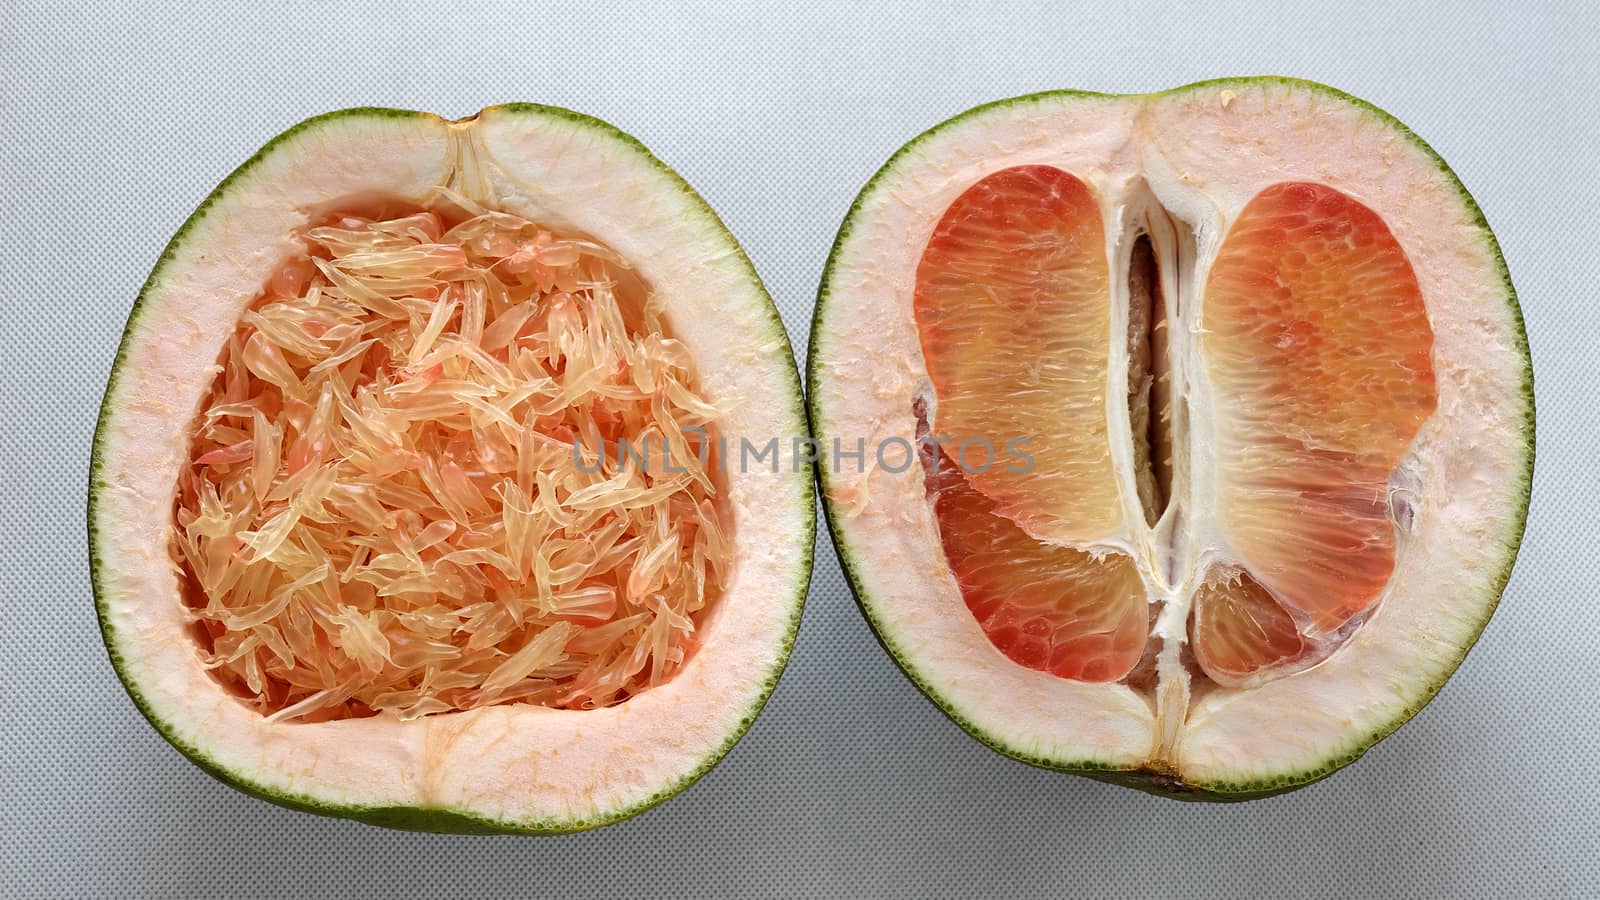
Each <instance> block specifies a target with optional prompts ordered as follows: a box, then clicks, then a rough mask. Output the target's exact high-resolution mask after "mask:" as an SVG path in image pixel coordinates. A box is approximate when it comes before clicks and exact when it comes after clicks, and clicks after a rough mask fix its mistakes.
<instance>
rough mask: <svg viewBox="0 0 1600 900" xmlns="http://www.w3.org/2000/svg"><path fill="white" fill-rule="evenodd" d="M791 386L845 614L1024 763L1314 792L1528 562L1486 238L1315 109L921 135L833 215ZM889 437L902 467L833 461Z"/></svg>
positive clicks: (1476, 215)
mask: <svg viewBox="0 0 1600 900" xmlns="http://www.w3.org/2000/svg"><path fill="white" fill-rule="evenodd" d="M864 361H866V362H864ZM809 364H810V371H809V402H810V410H811V419H812V424H813V428H814V429H815V432H816V437H817V438H818V439H819V442H820V445H821V448H822V453H821V460H820V472H821V480H822V486H823V489H824V498H825V502H826V507H827V510H828V514H829V522H830V524H831V527H832V529H833V533H834V537H835V541H836V544H837V546H838V548H839V551H840V557H841V559H842V560H843V562H844V565H845V568H846V570H847V572H848V573H849V577H850V580H851V583H852V585H853V586H854V589H855V592H856V595H857V597H858V599H859V601H860V604H861V607H862V609H863V611H864V612H865V613H866V617H867V619H868V621H869V622H870V623H871V625H872V627H873V628H874V629H875V630H876V631H877V633H878V635H879V637H880V638H881V639H882V642H883V644H884V645H885V646H886V647H887V648H888V649H889V651H890V652H891V653H892V654H893V655H894V657H895V658H896V660H897V661H898V662H899V664H900V665H901V667H902V668H903V669H904V670H905V671H906V672H907V674H908V675H910V677H911V678H912V680H913V681H915V682H916V683H917V685H918V686H919V687H921V688H922V690H923V691H924V692H925V693H926V694H927V695H928V696H929V697H930V698H932V699H933V701H934V702H935V703H937V704H938V705H939V706H940V707H941V708H942V709H943V710H944V711H945V712H947V713H948V714H949V715H950V716H951V717H952V718H953V719H955V720H956V721H957V722H958V723H959V724H960V725H961V726H962V727H964V728H965V729H967V730H968V731H969V732H971V733H972V734H973V735H974V736H976V737H977V738H979V739H980V740H982V741H984V742H985V743H987V744H989V745H991V746H992V747H994V748H995V749H997V750H999V751H1001V752H1002V753H1005V754H1007V755H1010V756H1013V757H1015V758H1018V759H1021V760H1024V761H1027V762H1030V763H1034V764H1037V765H1041V766H1046V767H1050V768H1056V769H1063V770H1068V771H1074V772H1079V773H1084V774H1090V775H1094V776H1097V777H1102V778H1107V779H1110V780H1114V781H1119V782H1122V783H1128V784H1132V785H1134V786H1139V787H1144V788H1147V789H1151V790H1158V791H1163V792H1168V793H1173V794H1176V795H1179V796H1183V797H1188V798H1209V799H1244V798H1249V797H1254V796H1261V795H1263V794H1269V793H1275V792H1279V791H1283V790H1287V789H1292V788H1295V787H1298V786H1301V785H1304V784H1307V783H1310V782H1312V781H1315V780H1317V779H1318V778H1321V777H1323V776H1325V775H1327V774H1329V773H1331V772H1332V771H1334V770H1336V769H1338V768H1339V767H1340V766H1342V765H1344V764H1346V763H1348V762H1350V761H1351V760H1353V759H1355V758H1356V757H1358V756H1360V755H1361V753H1362V752H1363V751H1365V750H1366V749H1367V748H1368V747H1370V746H1371V745H1372V744H1373V743H1375V742H1376V741H1377V740H1379V739H1381V738H1382V737H1383V736H1385V735H1387V734H1388V733H1390V732H1391V731H1393V730H1394V729H1395V728H1397V727H1398V726H1399V725H1400V724H1401V723H1403V722H1404V721H1406V720H1407V719H1408V718H1410V717H1411V716H1412V715H1414V714H1415V713H1416V712H1417V710H1418V709H1420V708H1421V706H1422V705H1423V704H1424V703H1426V702H1427V700H1428V699H1429V698H1430V697H1431V696H1433V694H1434V693H1435V692H1436V691H1437V690H1438V689H1439V687H1440V685H1442V684H1443V683H1444V681H1445V679H1446V678H1447V677H1449V675H1450V673H1451V672H1452V671H1454V669H1455V668H1456V666H1457V665H1459V664H1460V662H1461V660H1462V658H1463V657H1464V656H1465V654H1466V652H1467V650H1468V648H1469V647H1471V646H1472V644H1473V642H1474V641H1475V640H1476V639H1477V636H1478V634H1479V632H1480V631H1481V630H1482V628H1483V626H1484V624H1485V622H1486V621H1487V620H1488V618H1489V615H1490V614H1491V612H1492V611H1493V609H1494V607H1495V604H1496V603H1497V602H1498V600H1499V597H1500V594H1501V591H1502V589H1503V587H1504V585H1505V582H1506V579H1507V577H1508V575H1509V572H1510V569H1511V565H1512V562H1513V560H1514V558H1515V555H1516V550H1517V546H1518V544H1519V542H1520V540H1521V535H1522V528H1523V522H1524V519H1525V516H1526V510H1527V503H1528V496H1529V485H1530V482H1531V472H1532V464H1533V434H1534V431H1533V399H1532V375H1531V371H1532V370H1531V366H1530V363H1529V358H1528V349H1527V343H1526V340H1525V337H1524V333H1523V328H1522V322H1521V315H1520V312H1519V309H1518V306H1517V302H1516V298H1515V295H1514V293H1513V291H1512V287H1511V282H1510V280H1509V277H1508V276H1507V273H1506V270H1505V266H1504V263H1503V261H1502V259H1501V255H1500V251H1499V248H1498V246H1497V245H1496V243H1495V240H1494V236H1493V235H1492V234H1491V233H1490V231H1489V229H1488V227H1487V225H1486V224H1485V222H1484V219H1483V216H1482V214H1481V213H1480V212H1479V210H1478V207H1477V206H1476V205H1475V204H1474V202H1473V200H1472V199H1471V197H1470V196H1469V195H1468V194H1467V192H1466V191H1465V189H1464V188H1463V187H1462V186H1461V184H1460V182H1459V181H1457V179H1456V178H1455V176H1454V175H1453V174H1452V173H1451V172H1450V170H1449V169H1448V168H1447V167H1446V166H1445V165H1444V163H1443V162H1442V161H1441V160H1440V159H1439V157H1438V156H1437V155H1436V154H1434V153H1433V152H1432V150H1430V149H1429V148H1428V146H1427V145H1426V144H1424V143H1423V142H1422V141H1421V140H1420V139H1419V138H1417V137H1416V136H1415V135H1413V134H1412V133H1411V132H1410V131H1408V130H1407V129H1406V128H1405V127H1404V126H1402V125H1401V124H1400V123H1398V122H1396V121H1395V120H1394V119H1393V118H1391V117H1389V116H1387V115H1386V114H1384V113H1382V112H1381V111H1379V110H1378V109H1376V108H1374V107H1372V106H1370V105H1368V104H1366V103H1363V102H1361V101H1359V100H1356V99H1354V98H1351V97H1349V96H1347V95H1345V94H1342V93H1340V92H1338V91H1336V90H1333V89H1331V88H1327V87H1324V86H1321V85H1316V84H1311V83H1307V82H1300V81H1292V80H1287V79H1234V80H1225V81H1215V82H1206V83H1202V84H1196V85H1191V86H1188V87H1184V88H1179V89H1177V90H1173V91H1169V92H1166V93H1162V94H1153V95H1146V96H1108V95H1094V94H1083V93H1070V92H1059V93H1047V94H1039V95H1034V96H1029V97H1022V98H1017V99H1014V100H1008V101H1002V102H999V103H994V104H990V105H987V106H983V107H979V108H977V109H974V110H972V111H970V112H967V113H965V114H963V115H961V116H958V117H956V118H954V119H952V120H950V121H948V122H945V123H944V124H942V125H939V126H937V127H935V128H933V129H932V130H930V131H928V132H926V133H924V134H923V135H921V136H920V137H918V138H917V139H915V140H914V141H912V142H911V143H910V144H908V145H907V146H906V147H905V148H903V149H902V150H900V152H898V153H896V154H895V155H894V156H893V157H892V158H891V159H890V161H889V162H888V163H887V164H886V165H885V166H884V167H883V169H882V170H880V171H879V172H878V174H877V175H876V176H875V177H874V178H873V179H872V180H871V182H870V183H869V184H868V185H867V187H866V188H865V189H863V191H862V192H861V194H860V196H859V197H858V198H857V200H856V202H855V205H854V206H853V207H852V208H851V210H850V212H849V215H848V216H847V218H846V219H845V222H844V225H843V227H842V228H841V229H840V232H839V237H838V240H837V242H836V243H835V245H834V249H833V254H832V256H831V257H830V259H829V262H828V267H827V271H826V274H825V275H824V278H823V282H822V287H821V291H820V295H819V299H818V306H817V312H816V317H815V321H814V324H813V330H812V339H811V354H810V363H809ZM884 442H907V443H909V444H911V445H914V446H916V447H918V448H919V450H920V453H919V454H918V463H919V465H918V466H916V467H912V468H910V469H909V470H905V471H892V470H890V469H888V468H887V467H885V466H882V465H876V464H874V463H875V458H874V456H873V455H872V454H868V455H867V456H866V458H865V459H864V460H863V459H861V458H859V457H853V456H850V455H848V454H840V453H837V452H829V450H830V448H833V447H846V448H848V447H853V446H857V445H859V444H861V443H864V444H865V445H867V446H877V445H882V444H883V443H884Z"/></svg>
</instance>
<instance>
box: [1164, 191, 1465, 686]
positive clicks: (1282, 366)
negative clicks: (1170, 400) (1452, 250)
mask: <svg viewBox="0 0 1600 900" xmlns="http://www.w3.org/2000/svg"><path fill="white" fill-rule="evenodd" d="M1203 302H1204V304H1205V306H1204V311H1203V313H1202V320H1203V324H1202V329H1201V335H1200V345H1201V351H1202V356H1203V359H1204V363H1205V366H1206V369H1207V372H1208V374H1209V376H1210V380H1211V384H1212V388H1213V395H1214V403H1215V414H1214V415H1215V419H1214V421H1215V432H1214V433H1215V436H1216V466H1217V469H1216V471H1217V484H1216V489H1217V496H1216V507H1217V515H1218V521H1219V526H1220V527H1221V529H1222V532H1223V534H1224V536H1225V537H1226V539H1227V540H1228V542H1229V543H1230V544H1231V546H1232V548H1233V549H1234V551H1235V552H1236V553H1237V555H1238V557H1239V559H1238V562H1240V563H1241V564H1242V565H1243V566H1244V567H1245V568H1246V569H1247V570H1248V573H1249V575H1250V576H1252V579H1251V580H1249V581H1246V580H1241V581H1239V582H1235V583H1232V584H1223V585H1217V586H1213V587H1212V588H1209V589H1206V590H1203V591H1202V592H1201V593H1200V595H1199V597H1198V598H1197V601H1196V607H1197V609H1196V622H1197V625H1198V627H1197V629H1196V636H1195V639H1196V650H1197V656H1198V657H1199V658H1200V659H1201V660H1202V663H1203V661H1204V660H1205V659H1207V658H1212V659H1217V658H1220V657H1221V656H1222V655H1223V652H1224V649H1225V646H1227V647H1233V648H1234V650H1235V651H1237V650H1238V647H1237V646H1236V645H1237V644H1238V643H1239V642H1240V641H1248V640H1249V639H1248V638H1247V637H1246V636H1245V635H1244V634H1243V633H1242V632H1241V633H1238V634H1233V635H1232V636H1229V637H1224V636H1223V635H1222V634H1221V631H1222V630H1223V627H1222V626H1221V625H1220V624H1217V623H1222V622H1227V621H1241V619H1240V615H1239V612H1238V611H1240V610H1250V609H1260V608H1261V607H1262V604H1264V603H1265V599H1264V598H1263V597H1262V596H1261V591H1264V592H1266V593H1267V594H1268V595H1270V597H1271V598H1273V599H1275V600H1276V601H1277V602H1278V603H1280V604H1281V605H1282V607H1283V608H1284V610H1285V611H1286V612H1287V614H1288V615H1290V616H1292V617H1293V619H1294V621H1295V622H1296V624H1297V626H1298V630H1299V632H1300V633H1301V634H1302V635H1306V636H1310V637H1314V638H1315V637H1324V636H1328V635H1331V634H1332V633H1334V632H1336V631H1338V630H1339V629H1340V628H1341V627H1343V626H1344V625H1345V624H1346V623H1348V622H1349V621H1350V620H1351V619H1352V618H1354V617H1355V616H1358V615H1360V614H1361V613H1363V612H1365V611H1366V610H1368V609H1369V608H1370V607H1371V606H1372V604H1373V603H1374V602H1376V601H1377V599H1378V596H1379V594H1380V593H1381V592H1382V590H1383V587H1384V585H1385V584H1386V583H1387V582H1388V580H1389V577H1390V574H1391V573H1392V571H1393V569H1394V562H1395V542H1396V530H1395V525H1394V522H1393V521H1392V520H1391V516H1390V511H1389V504H1388V492H1389V488H1388V482H1389V479H1390V477H1391V476H1392V475H1393V473H1394V471H1395V468H1396V466H1397V465H1398V464H1399V463H1400V461H1401V459H1402V458H1403V457H1404V455H1405V454H1406V452H1407V450H1408V448H1409V447H1410V446H1411V442H1412V441H1413V439H1415V437H1416V435H1417V432H1418V431H1419V430H1420V429H1421V427H1422V424H1423V422H1425V421H1426V420H1427V419H1428V417H1429V416H1430V415H1431V414H1432V413H1433V410H1434V406H1435V404H1436V402H1437V391H1436V388H1435V383H1434V369H1433V361H1432V348H1433V332H1432V329H1431V328H1430V326H1429V323H1428V317H1427V311H1426V308H1425V305H1424V303H1423V298H1422V293H1421V290H1420V288H1419V287H1418V285H1417V279H1416V276H1415V275H1414V273H1413V272H1412V269H1411V264H1410V261H1409V260H1408V259H1407V258H1406V254H1405V251H1404V249H1403V248H1402V247H1401V246H1400V244H1399V242H1398V241H1396V240H1395V238H1394V236H1393V235H1392V234H1391V233H1390V232H1389V229H1388V227H1387V226H1386V225H1385V224H1384V223H1383V220H1382V219H1380V218H1379V217H1378V215H1377V214H1376V213H1374V212H1373V211H1372V210H1370V209H1368V208H1367V207H1365V206H1363V205H1361V204H1360V203H1358V202H1356V201H1355V200H1353V199H1351V198H1350V197H1348V196H1346V195H1344V194H1342V193H1340V192H1339V191H1336V190H1334V189H1332V188H1329V187H1326V186H1323V185H1317V184H1306V183H1285V184H1278V185H1273V186H1272V187H1269V188H1267V189H1265V190H1263V191H1262V192H1261V193H1260V194H1258V195H1256V197H1255V198H1254V199H1252V200H1251V201H1250V203H1249V204H1248V205H1247V206H1246V207H1245V209H1244V210H1243V211H1242V212H1241V214H1240V216H1239V218H1238V220H1237V221H1236V222H1235V223H1234V224H1233V227H1232V228H1231V229H1230V230H1229V232H1228V236H1227V238H1226V240H1225V241H1224V242H1223V245H1222V248H1221V250H1220V252H1219V254H1218V257H1217V260H1216V262H1215V264H1214V265H1213V267H1212V270H1211V274H1210V276H1209V279H1208V282H1207V286H1206V291H1205V295H1204V299H1203ZM1252 585H1253V586H1252ZM1257 587H1259V588H1260V589H1261V591H1257V589H1256V588H1257ZM1243 618H1244V619H1251V620H1255V618H1254V617H1252V616H1248V615H1247V616H1244V617H1243ZM1208 623H1209V624H1208ZM1269 632H1272V629H1264V630H1263V633H1264V634H1266V633H1269ZM1256 641H1257V643H1258V645H1259V646H1257V647H1255V648H1254V649H1252V650H1251V651H1250V652H1248V653H1246V652H1242V651H1240V652H1236V653H1234V655H1235V657H1237V659H1240V660H1244V659H1257V660H1267V659H1269V658H1271V657H1274V655H1275V654H1276V653H1277V649H1282V647H1284V646H1287V642H1286V641H1283V642H1280V641H1277V639H1274V638H1269V637H1259V638H1257V639H1256ZM1274 648H1277V649H1274ZM1263 664H1265V663H1263Z"/></svg>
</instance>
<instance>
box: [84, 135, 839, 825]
mask: <svg viewBox="0 0 1600 900" xmlns="http://www.w3.org/2000/svg"><path fill="white" fill-rule="evenodd" d="M797 374H798V373H797V372H796V371H795V368H794V364H793V358H792V356H791V355H790V352H789V349H788V345H787V341H786V337H785V335H784V334H783V330H782V327H781V326H780V325H779V323H778V319H777V315H776V313H775V312H774V310H773V307H772V303H771V301H770V300H769V299H768V297H767V295H766V293H765V291H764V290H763V289H762V287H761V283H760V281H759V279H758V278H757V277H756V274H755V272H754V271H753V270H752V269H751V268H750V265H749V263H748V262H747V261H746V260H745V258H744V255H743V254H742V253H741V252H740V250H739V247H738V244H737V243H736V242H735V241H734V240H733V238H732V237H731V236H730V235H729V234H728V233H727V231H726V230H725V229H724V228H723V227H722V225H721V223H720V222H719V221H718V220H717V218H716V216H715V215H714V214H713V213H712V212H711V210H710V209H709V208H707V207H706V205H705V204H704V202H703V201H701V200H700V199H699V197H698V196H697V195H695V193H694V192H693V191H692V190H690V189H689V187H688V186H687V185H686V184H684V183H683V181H682V180H681V179H680V178H678V177H677V176H676V175H675V174H674V173H673V172H672V171H671V170H670V169H668V168H667V167H666V166H664V165H663V164H662V163H660V162H659V161H658V160H656V159H655V157H653V156H651V155H650V154H649V153H648V152H647V151H646V150H645V149H644V148H643V147H642V146H640V145H639V144H638V142H636V141H634V140H633V139H631V138H629V137H627V136H626V135H623V134H622V133H621V132H618V131H617V130H616V129H614V128H611V127H610V126H608V125H606V124H604V123H602V122H599V121H597V120H594V119H591V118H588V117H586V116H582V115H579V114H577V113H573V112H570V111H567V110H561V109H555V108H550V107H542V106H531V105H511V106H500V107H493V108H491V109H487V110H484V111H483V112H482V113H480V114H478V115H476V116H472V117H470V118H468V119H465V120H462V121H458V122H449V121H446V120H444V119H440V118H438V117H436V116H432V115H427V114H423V113H413V112H405V111H400V110H379V109H357V110H347V111H344V112H339V113H332V114H329V115H326V116H321V117H318V118H315V119H311V120H309V121H307V122H304V123H302V124H300V125H298V126H296V127H295V128H294V129H292V130H291V131H289V132H287V133H286V134H284V135H282V136H280V137H278V138H277V139H275V140H274V141H272V142H271V143H270V144H269V145H268V146H267V148H265V149H263V150H262V151H261V153H259V154H257V155H256V156H254V157H252V158H251V159H250V160H249V161H248V162H247V163H245V164H244V166H242V167H241V168H240V169H239V170H238V171H237V172H235V173H234V174H233V176H232V177H230V178H229V179H227V180H226V181H225V182H223V184H222V185H221V186H220V187H218V188H217V190H216V192H215V193H213V194H212V195H211V197H209V198H208V199H207V200H206V202H205V203H204V204H202V206H201V207H200V209H199V210H198V211H196V212H195V214H194V216H193V217H192V218H190V220H189V221H188V223H187V224H185V225H184V226H183V229H182V230H181V231H180V232H179V234H178V236H177V237H176V238H174V239H173V242H172V244H171V246H170V247H169V248H168V249H167V252H166V254H165V255H163V256H162V258H161V260H160V262H159V263H158V264H157V266H156V269H155V271H154V272H153V273H152V274H151V276H150V280H149V282H148V283H147V284H146V285H145V288H144V291H143V293H142V294H141V295H140V298H139V301H138V303H137V305H136V306H135V308H134V310H133V312H132V314H131V315H130V318H129V323H128V328H127V332H126V335H125V337H124V339H123V344H122V348H121V351H120V352H119V354H118V357H117V363H116V367H115V368H114V370H113V374H112V379H111V384H110V385H109V386H108V387H107V390H106V397H105V405H104V410H103V415H102V418H101V421H100V426H99V430H98V432H97V434H96V441H95V450H94V466H93V472H92V480H91V484H90V489H89V527H90V552H91V555H92V563H93V565H92V571H93V574H94V580H95V592H96V598H97V601H98V605H99V613H100V621H101V626H102V629H103V631H104V633H105V638H106V646H107V648H108V649H109V650H110V653H111V659H112V662H113V664H114V665H115V668H116V670H117V673H118V675H119V676H120V677H121V678H122V680H123V682H124V683H125V685H126V686H127V688H128V692H129V694H130V695H131V696H132V697H133V699H134V700H135V702H136V703H137V704H138V706H139V708H140V709H141V711H143V712H144V714H145V715H146V717H147V718H149V719H150V721H151V722H152V723H153V724H155V726H156V727H157V728H158V729H159V730H160V731H161V733H162V734H163V735H164V736H166V737H167V738H168V739H169V740H170V741H171V742H172V743H173V744H174V745H175V746H176V747H177V748H178V749H179V750H181V751H182V752H183V753H185V754H186V755H188V756H190V757H191V758H193V759H194V760H195V761H196V762H197V763H198V764H199V765H201V766H203V767H204V768H205V769H206V770H207V771H209V772H212V773H214V774H217V775H218V776H219V777H221V778H222V779H224V780H226V781H227V782H229V783H231V784H233V785H235V786H237V787H240V788H241V789H243V790H245V791H248V792H250V793H252V794H256V795H259V796H262V797H266V798H268V799H271V800H273V801H275V802H278V803H282V804H285V805H288V806H292V807H295V808H300V809H309V810H313V811H316V812H322V813H329V814H334V815H341V816H350V817H353V818H358V819H362V820H365V821H369V822H374V823H377V824H382V825H392V826H397V827H403V828H414V829H428V830H443V831H518V832H554V831H571V830H575V829H580V828H588V827H593V826H596V825H601V824H604V823H606V822H611V821H615V820H617V819H620V818H623V817H625V816H628V815H632V814H633V813H636V812H638V811H640V810H642V809H645V808H648V807H650V806H652V805H654V804H655V803H658V802H660V801H661V800H663V799H665V798H666V797H668V796H671V795H672V794H674V793H676V792H677V791H679V790H681V789H683V788H684V787H686V786H687V785H689V784H690V783H692V782H693V781H694V780H695V779H696V778H697V777H698V776H699V775H700V774H701V773H703V772H704V771H706V770H707V769H708V768H709V767H710V766H712V765H713V764H715V763H716V761H717V760H718V759H719V758H720V757H721V756H722V754H724V753H725V752H726V751H727V750H728V748H729V747H730V746H732V744H733V742H734V741H736V740H738V738H739V736H740V735H741V734H742V733H743V732H744V730H745V729H746V728H747V727H748V726H749V724H750V722H751V720H752V718H753V717H754V716H755V714H756V712H757V711H758V710H759V709H760V707H761V705H762V704H763V702H764V701H765V699H766V697H767V695H768V694H769V693H770V691H771V690H772V688H773V685H774V683H775V681H776V679H777V676H778V673H779V671H780V670H781V669H782V667H783V663H784V660H785V659H786V657H787V654H788V652H789V648H790V646H791V645H792V643H793V640H794V635H795V630H796V628H797V627H798V624H799V612H800V605H801V603H802V602H803V598H804V595H805V591H806V583H807V578H808V576H809V572H810V569H809V566H810V552H811V537H812V532H813V528H814V519H815V509H814V502H813V494H812V489H811V484H810V479H809V472H808V470H807V469H806V468H805V467H803V466H794V467H790V466H784V467H782V468H781V469H780V468H778V467H771V468H766V467H759V466H749V467H739V466H726V465H722V464H721V462H722V461H723V457H722V456H721V453H720V450H719V449H718V448H720V447H722V446H727V445H732V446H735V447H737V446H740V445H741V442H746V441H749V442H755V443H758V444H760V443H764V442H766V441H768V440H769V439H770V438H772V437H773V436H774V435H792V434H797V433H800V432H801V431H802V430H803V428H804V417H803V414H802V412H801V409H800V396H799V381H798V377H797Z"/></svg>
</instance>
